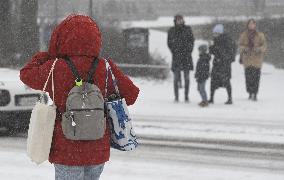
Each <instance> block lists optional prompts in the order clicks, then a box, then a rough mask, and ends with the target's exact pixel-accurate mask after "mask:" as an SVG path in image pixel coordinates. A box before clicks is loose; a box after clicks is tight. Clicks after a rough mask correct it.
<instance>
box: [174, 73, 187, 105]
mask: <svg viewBox="0 0 284 180" xmlns="http://www.w3.org/2000/svg"><path fill="white" fill-rule="evenodd" d="M183 76H184V97H185V99H188V94H189V70H183ZM180 82H181V71H174V93H175V99H176V100H178V99H179V92H178V89H179V83H180Z"/></svg>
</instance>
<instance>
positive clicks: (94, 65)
mask: <svg viewBox="0 0 284 180" xmlns="http://www.w3.org/2000/svg"><path fill="white" fill-rule="evenodd" d="M99 61H100V59H99V58H97V57H95V58H94V60H93V62H92V64H91V67H90V71H89V73H88V75H87V79H86V82H88V83H90V84H94V80H93V76H94V74H95V72H96V70H97V67H98V64H99Z"/></svg>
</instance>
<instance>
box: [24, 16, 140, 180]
mask: <svg viewBox="0 0 284 180" xmlns="http://www.w3.org/2000/svg"><path fill="white" fill-rule="evenodd" d="M101 44H102V42H101V33H100V30H99V28H98V26H97V24H96V22H95V21H94V20H93V19H91V18H90V17H88V16H83V15H71V16H69V17H67V18H66V19H65V20H64V21H63V22H61V23H60V24H59V25H58V26H57V27H56V28H55V30H54V31H53V33H52V36H51V39H50V44H49V50H48V52H39V53H37V54H35V55H34V56H33V57H32V59H31V60H30V61H29V62H28V63H27V64H26V65H25V67H24V68H23V69H22V70H21V73H20V78H21V80H22V82H24V83H25V84H26V85H28V86H29V87H31V88H33V89H37V90H42V89H43V86H44V83H45V81H46V79H47V76H48V74H49V71H50V68H51V66H52V64H53V62H54V60H55V59H56V58H58V61H57V63H56V65H55V68H54V87H55V93H54V96H55V99H54V103H55V105H56V107H57V116H56V121H55V127H54V133H53V140H52V146H51V150H50V154H49V161H50V162H51V163H54V166H55V179H56V180H61V179H68V180H75V179H76V180H81V179H99V176H100V174H101V172H102V170H103V167H104V163H105V162H107V161H108V160H109V157H110V130H109V128H106V130H105V135H104V137H103V138H101V139H98V140H94V141H73V140H69V139H67V138H66V137H65V136H64V134H63V131H62V126H61V121H62V115H61V114H62V113H64V112H65V110H66V100H67V97H68V93H69V92H70V90H71V89H72V88H73V87H74V82H75V79H76V78H75V77H74V76H73V74H72V71H71V70H70V68H69V67H68V65H67V63H66V61H65V60H64V57H66V56H68V57H70V59H71V60H72V61H73V63H74V65H75V67H76V69H77V70H78V71H79V74H80V76H81V77H82V78H83V79H84V80H86V77H87V74H88V72H89V69H90V66H91V64H92V62H93V61H94V59H96V61H99V62H98V66H97V68H96V72H95V74H94V76H93V80H94V83H95V84H96V85H97V86H98V87H99V89H100V90H101V92H102V94H103V95H104V96H105V98H106V97H108V96H109V95H111V94H113V93H114V92H115V88H114V86H113V82H112V80H111V79H112V78H111V77H109V78H108V83H107V84H108V87H107V89H108V91H107V92H108V93H107V94H105V85H106V65H105V61H104V59H103V58H101V57H99V53H100V50H101ZM109 62H110V66H111V68H112V71H113V73H114V75H115V77H116V80H117V82H116V83H117V85H118V88H119V92H120V95H121V96H122V97H123V98H125V100H126V103H127V104H128V105H132V104H133V103H134V102H135V101H136V99H137V96H138V93H139V89H138V88H137V87H136V86H135V85H134V84H133V82H132V81H131V80H130V79H129V78H128V77H127V76H126V75H124V74H123V72H122V71H121V70H120V69H119V68H118V67H117V66H116V65H115V63H114V62H113V61H112V60H110V61H109ZM47 92H48V93H49V94H52V86H51V81H49V83H48V85H47ZM107 127H108V126H107Z"/></svg>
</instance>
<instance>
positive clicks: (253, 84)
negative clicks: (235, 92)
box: [239, 19, 267, 101]
mask: <svg viewBox="0 0 284 180" xmlns="http://www.w3.org/2000/svg"><path fill="white" fill-rule="evenodd" d="M266 50H267V45H266V38H265V35H264V34H263V33H262V32H259V31H258V30H257V24H256V21H255V20H254V19H250V20H249V21H248V23H247V30H246V31H244V32H243V33H242V34H241V36H240V39H239V51H240V63H241V64H243V66H244V68H245V77H246V89H247V92H248V93H249V99H250V100H253V101H257V93H258V89H259V82H260V76H261V68H262V64H263V58H264V55H265V53H266Z"/></svg>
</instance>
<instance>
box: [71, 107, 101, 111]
mask: <svg viewBox="0 0 284 180" xmlns="http://www.w3.org/2000/svg"><path fill="white" fill-rule="evenodd" d="M96 110H97V111H98V110H102V111H103V110H104V109H103V108H93V109H70V110H69V111H71V112H72V111H96Z"/></svg>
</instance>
